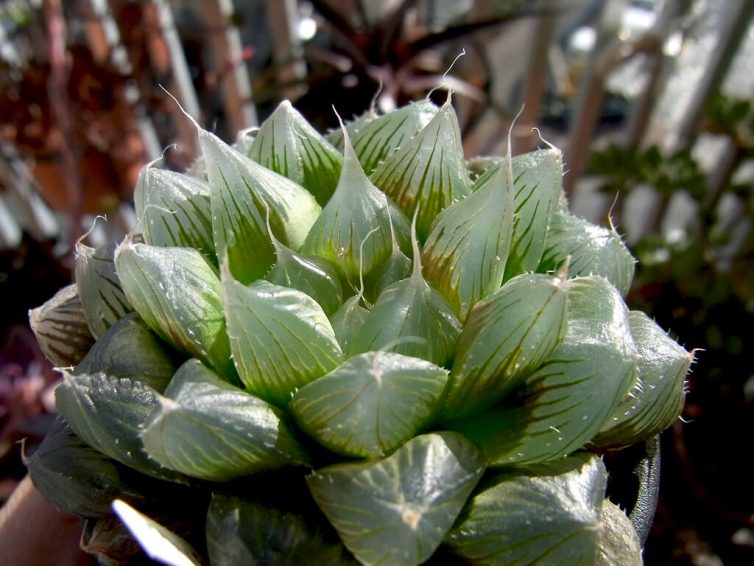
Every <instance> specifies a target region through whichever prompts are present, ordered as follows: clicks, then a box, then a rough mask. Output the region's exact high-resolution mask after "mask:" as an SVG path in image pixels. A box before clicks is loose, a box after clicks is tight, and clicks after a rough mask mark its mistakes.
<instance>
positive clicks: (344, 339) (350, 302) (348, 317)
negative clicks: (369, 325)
mask: <svg viewBox="0 0 754 566" xmlns="http://www.w3.org/2000/svg"><path fill="white" fill-rule="evenodd" d="M362 301H363V297H362V296H361V294H359V295H354V296H353V297H349V298H348V299H346V302H344V303H343V304H342V305H341V306H340V308H339V309H338V310H337V311H336V312H335V314H333V315H332V317H331V318H330V322H331V323H332V329H333V332H334V333H335V338H336V339H337V341H338V344H340V349H341V350H342V351H343V352H349V351H350V350H351V342H353V339H354V337H355V336H356V335H357V334H358V333H359V331H360V330H361V327H362V326H364V322H365V321H366V319H367V316H368V315H369V311H368V310H367V309H366V308H364V307H363V306H361V303H362Z"/></svg>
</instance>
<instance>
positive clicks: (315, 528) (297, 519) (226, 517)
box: [207, 493, 356, 566]
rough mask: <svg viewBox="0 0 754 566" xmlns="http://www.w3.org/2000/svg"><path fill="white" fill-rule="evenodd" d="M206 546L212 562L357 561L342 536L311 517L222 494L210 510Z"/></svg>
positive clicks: (225, 565)
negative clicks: (347, 548) (340, 537)
mask: <svg viewBox="0 0 754 566" xmlns="http://www.w3.org/2000/svg"><path fill="white" fill-rule="evenodd" d="M319 523H321V521H320V522H319ZM329 535H331V536H329ZM207 550H208V553H209V559H210V563H211V564H212V565H213V566H235V565H237V564H276V565H278V566H299V565H300V564H307V563H311V562H312V560H313V559H314V558H315V557H316V562H317V564H326V565H328V566H336V565H346V564H355V563H356V562H355V561H354V560H353V559H352V558H351V557H350V556H349V555H348V553H347V552H346V550H345V548H343V545H342V544H340V541H339V540H338V538H337V536H335V534H334V533H332V532H331V531H330V532H325V533H323V532H322V529H321V524H318V522H316V521H313V520H312V519H311V518H310V517H307V516H305V515H303V514H300V513H296V512H291V511H288V510H287V509H279V508H276V507H270V506H268V505H264V504H261V503H258V502H255V501H247V500H244V499H241V498H239V497H232V496H227V495H221V494H217V493H216V494H214V495H213V496H212V503H210V506H209V511H208V512H207Z"/></svg>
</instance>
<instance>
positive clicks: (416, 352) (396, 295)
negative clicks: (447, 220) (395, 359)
mask: <svg viewBox="0 0 754 566" xmlns="http://www.w3.org/2000/svg"><path fill="white" fill-rule="evenodd" d="M414 255H415V257H416V259H415V261H414V270H413V272H412V274H411V276H410V277H408V278H407V279H403V280H401V281H398V282H397V283H393V284H392V285H390V286H389V287H388V288H387V289H385V290H384V291H383V292H382V294H380V296H379V298H378V299H377V302H376V303H375V304H374V306H373V307H372V309H371V310H370V311H369V315H368V316H367V317H366V320H365V321H364V324H363V325H362V326H361V329H360V330H359V333H358V334H357V335H356V337H355V338H354V339H353V342H352V343H351V346H350V350H349V354H350V355H355V354H359V353H362V352H373V351H377V350H384V351H388V352H397V353H400V354H404V355H406V356H413V357H415V358H420V359H423V360H427V361H430V362H432V363H433V364H436V365H438V366H442V367H450V364H451V362H452V359H453V351H454V349H455V344H456V340H457V339H458V335H459V334H460V333H461V323H460V321H459V320H458V318H457V317H456V315H455V313H454V312H453V309H451V307H450V305H449V304H448V302H447V301H446V300H445V297H443V296H442V295H441V294H440V293H439V292H438V291H435V290H434V289H432V288H431V287H430V286H429V285H428V284H427V282H426V281H425V280H424V278H423V277H422V274H421V262H420V260H419V255H420V254H419V251H418V245H417V246H416V249H415V251H414Z"/></svg>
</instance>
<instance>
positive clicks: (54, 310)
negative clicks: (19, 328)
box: [29, 284, 94, 367]
mask: <svg viewBox="0 0 754 566" xmlns="http://www.w3.org/2000/svg"><path fill="white" fill-rule="evenodd" d="M29 325H30V326H31V329H32V330H33V331H34V336H36V338H37V343H38V344H39V347H40V348H41V349H42V352H43V353H44V355H45V357H46V358H47V359H48V360H50V362H51V363H52V364H53V365H54V366H56V367H71V366H74V365H76V364H77V363H79V362H80V361H81V360H82V359H83V358H84V356H86V353H87V352H88V351H89V349H90V348H91V347H92V344H93V343H94V337H93V336H92V333H91V331H90V330H89V325H88V324H87V322H86V319H85V317H84V311H83V308H82V306H81V298H80V297H79V290H78V287H77V286H76V285H75V284H73V285H68V286H66V287H63V288H62V289H60V290H59V291H58V292H57V293H55V295H54V296H53V297H52V298H51V299H49V300H48V301H47V302H46V303H44V304H43V305H42V306H40V307H37V308H35V309H31V310H30V311H29Z"/></svg>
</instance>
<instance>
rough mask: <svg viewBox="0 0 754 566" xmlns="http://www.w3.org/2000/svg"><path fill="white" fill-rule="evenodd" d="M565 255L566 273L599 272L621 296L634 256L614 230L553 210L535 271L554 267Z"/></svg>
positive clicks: (630, 277) (628, 283) (630, 275)
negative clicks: (543, 248)
mask: <svg viewBox="0 0 754 566" xmlns="http://www.w3.org/2000/svg"><path fill="white" fill-rule="evenodd" d="M566 257H568V258H570V259H569V262H568V274H569V276H570V277H577V276H580V275H602V276H603V277H606V278H607V280H608V281H610V283H612V284H613V285H615V287H616V288H617V289H618V291H620V293H621V295H622V296H624V297H625V296H626V295H627V294H628V290H629V289H630V288H631V281H632V280H633V277H634V264H635V263H636V260H634V258H633V256H632V255H631V253H630V252H629V251H628V249H627V248H626V246H625V244H624V243H623V240H621V237H620V236H619V235H618V234H617V233H615V232H614V231H611V230H608V229H607V228H603V227H601V226H597V225H595V224H592V223H591V222H587V221H586V220H582V219H581V218H577V217H575V216H573V215H571V214H568V213H567V212H560V211H557V212H555V214H554V215H553V220H552V224H551V225H550V231H549V233H548V235H547V246H546V248H545V250H544V253H543V255H542V261H541V262H540V266H539V271H548V270H555V269H557V268H558V267H559V266H560V265H561V264H562V263H563V262H564V261H565V259H566Z"/></svg>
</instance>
